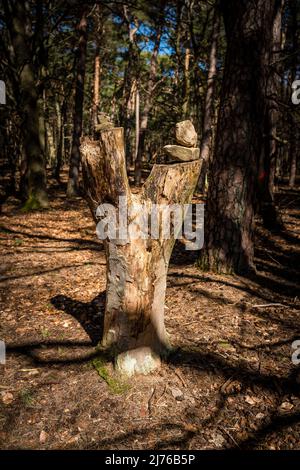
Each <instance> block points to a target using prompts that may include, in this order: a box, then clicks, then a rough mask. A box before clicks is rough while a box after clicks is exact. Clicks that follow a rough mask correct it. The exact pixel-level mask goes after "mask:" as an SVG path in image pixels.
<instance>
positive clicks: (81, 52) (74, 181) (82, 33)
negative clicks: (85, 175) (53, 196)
mask: <svg viewBox="0 0 300 470" xmlns="http://www.w3.org/2000/svg"><path fill="white" fill-rule="evenodd" d="M77 29H78V33H79V43H78V59H77V68H76V85H75V107H74V117H73V136H72V149H71V156H70V169H69V180H68V188H67V196H68V197H74V196H77V195H78V194H79V170H80V149H79V147H80V137H81V134H82V118H83V100H84V79H85V64H86V50H87V9H86V7H83V9H82V15H81V18H80V21H79V24H78V27H77Z"/></svg>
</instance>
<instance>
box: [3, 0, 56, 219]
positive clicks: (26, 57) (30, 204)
mask: <svg viewBox="0 0 300 470" xmlns="http://www.w3.org/2000/svg"><path fill="white" fill-rule="evenodd" d="M3 5H4V11H5V17H6V21H7V26H8V29H9V33H10V38H11V43H12V47H13V51H14V65H15V68H16V74H17V77H18V80H17V82H16V83H17V85H16V86H17V87H18V90H17V96H16V97H15V98H16V101H17V103H18V111H19V114H20V117H21V119H22V127H21V128H22V134H23V145H24V153H25V159H24V162H25V169H24V177H23V184H22V185H21V188H23V191H24V192H22V194H21V196H22V197H23V198H24V200H26V203H25V208H26V209H28V210H29V209H38V208H44V207H47V206H48V196H47V191H46V170H45V154H44V149H43V135H42V129H41V126H40V122H41V121H40V120H41V113H42V110H41V109H40V98H41V96H40V95H39V90H38V87H37V78H38V70H37V67H38V65H37V64H38V63H39V61H38V60H37V59H36V60H35V62H34V54H35V50H33V48H34V46H35V44H34V43H33V40H32V25H31V22H30V12H29V11H27V10H26V4H25V2H11V3H8V2H7V1H6V0H4V2H3ZM37 23H38V22H37Z"/></svg>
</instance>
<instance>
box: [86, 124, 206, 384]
mask: <svg viewBox="0 0 300 470" xmlns="http://www.w3.org/2000/svg"><path fill="white" fill-rule="evenodd" d="M81 153H82V168H83V181H84V186H85V191H86V196H87V200H88V203H89V206H90V209H91V211H92V214H93V216H94V218H95V220H97V217H96V216H95V214H96V211H97V208H98V206H99V205H100V204H110V205H111V206H113V207H114V208H115V209H116V210H117V211H118V210H119V201H120V199H119V198H120V196H123V200H124V199H125V200H126V204H127V208H128V213H129V220H128V222H131V223H132V222H134V221H135V220H138V216H140V215H141V209H138V208H137V206H136V205H137V204H140V205H142V207H143V211H144V212H146V217H148V215H147V214H150V211H151V208H152V207H153V205H154V204H161V205H164V207H166V206H167V205H172V204H180V205H183V204H187V203H189V202H190V201H191V198H192V195H193V191H194V189H195V186H196V183H197V179H198V176H199V172H200V168H201V161H200V160H195V161H191V162H188V163H175V164H165V165H154V167H153V169H152V172H151V174H150V176H149V177H148V179H147V181H146V182H145V184H144V186H143V188H142V191H141V193H140V194H138V195H137V194H132V193H131V190H130V187H129V183H128V178H127V173H126V163H125V152H124V136H123V128H113V129H106V130H103V131H102V132H101V133H100V138H99V141H89V140H84V141H83V142H82V145H81ZM160 207H162V206H160ZM132 225H133V228H132V230H131V232H130V233H129V234H128V238H127V239H126V240H123V239H119V238H118V237H117V236H116V237H115V238H107V239H105V240H104V247H105V253H106V261H107V287H106V307H105V316H104V332H103V338H102V346H103V347H107V348H108V347H114V348H116V350H117V351H118V352H119V356H118V357H117V367H118V368H119V369H120V370H122V371H123V372H125V373H126V374H128V375H131V374H133V373H135V372H141V373H147V372H150V371H151V370H153V369H155V368H156V367H158V366H159V364H160V356H161V355H162V354H163V352H164V350H165V349H166V348H167V347H168V340H167V337H166V331H165V325H164V306H165V292H166V278H167V270H168V264H169V260H170V256H171V253H172V249H173V246H174V243H175V234H174V233H173V234H172V233H171V235H172V236H171V238H169V239H164V237H163V236H162V231H161V227H159V236H158V237H157V239H153V238H150V237H147V238H139V239H135V237H134V235H135V230H136V229H138V228H139V225H138V223H137V224H136V226H135V225H134V224H132Z"/></svg>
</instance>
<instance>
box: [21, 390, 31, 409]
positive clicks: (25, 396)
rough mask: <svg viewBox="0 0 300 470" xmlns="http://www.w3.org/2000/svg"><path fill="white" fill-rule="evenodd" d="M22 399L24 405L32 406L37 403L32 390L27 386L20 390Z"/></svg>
mask: <svg viewBox="0 0 300 470" xmlns="http://www.w3.org/2000/svg"><path fill="white" fill-rule="evenodd" d="M20 399H21V401H22V403H23V405H24V406H25V407H27V408H32V407H33V406H34V403H35V399H34V394H33V392H32V391H31V390H29V389H27V388H25V389H24V390H21V391H20Z"/></svg>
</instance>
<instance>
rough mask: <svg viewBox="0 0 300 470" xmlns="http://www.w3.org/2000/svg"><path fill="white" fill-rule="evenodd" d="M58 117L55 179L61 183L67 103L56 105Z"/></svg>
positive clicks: (57, 103)
mask: <svg viewBox="0 0 300 470" xmlns="http://www.w3.org/2000/svg"><path fill="white" fill-rule="evenodd" d="M55 109H56V116H57V146H56V165H55V170H54V174H53V176H54V178H55V179H56V181H57V182H58V183H59V182H60V170H61V167H62V162H63V153H64V125H65V119H66V102H65V101H64V102H63V103H62V106H60V104H59V102H58V101H56V103H55Z"/></svg>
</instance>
